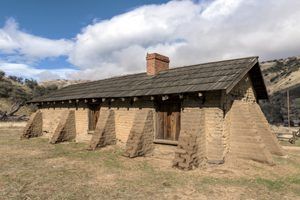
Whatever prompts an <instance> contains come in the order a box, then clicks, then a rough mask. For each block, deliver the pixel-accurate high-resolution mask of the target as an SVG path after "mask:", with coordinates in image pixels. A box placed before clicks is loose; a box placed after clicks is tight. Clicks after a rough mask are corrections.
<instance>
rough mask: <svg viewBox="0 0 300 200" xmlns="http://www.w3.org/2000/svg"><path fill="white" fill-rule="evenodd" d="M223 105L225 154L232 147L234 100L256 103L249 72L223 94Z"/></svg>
mask: <svg viewBox="0 0 300 200" xmlns="http://www.w3.org/2000/svg"><path fill="white" fill-rule="evenodd" d="M221 100H222V107H223V110H224V112H225V113H224V115H225V116H224V124H223V141H224V143H223V146H224V156H225V155H226V154H227V153H228V152H229V148H230V141H229V137H230V123H231V119H230V110H231V107H232V104H233V101H234V100H239V101H242V102H249V103H255V102H256V94H255V91H254V89H253V86H252V82H251V79H250V77H249V75H248V74H247V75H246V76H245V77H244V78H243V79H242V80H241V81H240V82H239V83H238V84H237V85H236V86H235V87H234V88H233V89H232V90H231V92H230V93H229V94H228V95H223V98H221Z"/></svg>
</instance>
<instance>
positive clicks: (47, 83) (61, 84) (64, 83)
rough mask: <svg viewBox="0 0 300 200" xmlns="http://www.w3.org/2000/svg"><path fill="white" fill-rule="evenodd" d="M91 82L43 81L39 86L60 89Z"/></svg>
mask: <svg viewBox="0 0 300 200" xmlns="http://www.w3.org/2000/svg"><path fill="white" fill-rule="evenodd" d="M85 82H89V81H87V80H66V79H57V80H51V81H43V82H40V83H39V85H40V86H43V87H46V88H47V87H49V86H53V85H55V86H57V88H58V89H60V88H63V87H66V86H69V85H73V84H78V83H85Z"/></svg>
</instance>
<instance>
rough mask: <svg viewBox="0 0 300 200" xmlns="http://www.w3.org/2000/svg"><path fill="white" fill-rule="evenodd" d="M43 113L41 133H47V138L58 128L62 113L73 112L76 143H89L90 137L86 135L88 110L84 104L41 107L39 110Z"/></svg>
mask: <svg viewBox="0 0 300 200" xmlns="http://www.w3.org/2000/svg"><path fill="white" fill-rule="evenodd" d="M40 110H41V112H42V113H43V132H44V133H47V134H46V136H47V137H49V138H50V137H51V136H52V135H53V133H54V131H55V129H56V127H57V126H58V124H59V122H60V121H61V118H62V116H63V113H64V111H67V110H74V111H75V122H76V141H77V142H87V141H90V139H91V135H89V134H87V130H88V108H87V107H86V105H85V104H84V103H79V104H78V105H77V106H76V105H75V103H70V104H69V103H67V102H66V103H64V104H57V105H43V106H42V107H41V108H40Z"/></svg>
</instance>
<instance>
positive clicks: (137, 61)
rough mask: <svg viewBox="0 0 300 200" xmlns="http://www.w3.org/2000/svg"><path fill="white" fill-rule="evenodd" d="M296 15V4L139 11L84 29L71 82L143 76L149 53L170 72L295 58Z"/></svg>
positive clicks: (240, 0) (234, 3)
mask: <svg viewBox="0 0 300 200" xmlns="http://www.w3.org/2000/svg"><path fill="white" fill-rule="evenodd" d="M299 10H300V1H298V0H289V1H286V0H276V1H273V0H265V1H260V0H216V1H212V2H210V1H205V2H203V1H199V2H194V1H171V2H168V3H166V4H162V5H148V6H142V7H139V8H137V9H134V10H132V11H129V12H127V13H124V14H122V15H118V16H115V17H113V18H111V19H109V20H103V21H99V22H96V23H94V24H91V25H89V26H87V27H85V28H84V29H82V32H81V33H80V34H78V35H77V37H76V42H75V46H74V48H73V50H72V51H71V53H70V57H69V61H70V62H71V63H72V64H74V65H76V66H78V67H79V68H80V69H82V70H83V71H84V73H83V74H80V76H76V74H75V75H73V78H76V77H81V78H82V77H84V78H93V79H94V78H96V79H99V78H103V77H107V76H111V75H119V74H124V73H132V72H137V71H145V55H146V53H147V52H158V53H162V54H165V55H167V56H169V57H170V59H171V65H173V66H174V65H175V66H179V65H187V64H193V63H199V62H205V61H211V60H217V59H225V58H232V57H240V56H251V55H258V56H260V57H261V59H269V58H276V57H285V56H292V55H298V54H300V48H299V47H300V24H299V20H300V12H299ZM94 72H97V73H96V74H95V73H94Z"/></svg>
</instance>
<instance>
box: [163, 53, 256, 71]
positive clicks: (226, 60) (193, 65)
mask: <svg viewBox="0 0 300 200" xmlns="http://www.w3.org/2000/svg"><path fill="white" fill-rule="evenodd" d="M249 58H259V56H248V57H243V58H232V59H225V60H219V61H211V62H205V63H198V64H192V65H184V66H179V67H173V68H170V69H169V70H174V69H180V68H185V67H195V66H199V65H207V64H213V63H221V62H228V61H235V60H244V59H249ZM165 72H167V71H165Z"/></svg>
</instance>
